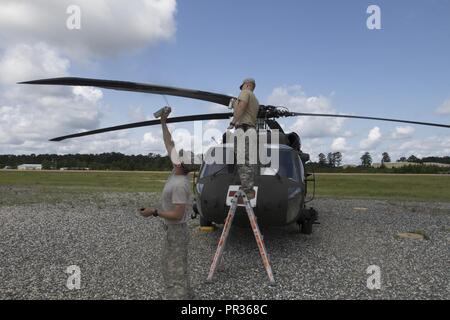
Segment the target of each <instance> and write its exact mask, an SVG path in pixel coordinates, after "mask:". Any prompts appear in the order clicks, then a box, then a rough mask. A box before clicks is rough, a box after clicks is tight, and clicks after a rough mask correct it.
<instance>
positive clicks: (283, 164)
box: [200, 147, 302, 182]
mask: <svg viewBox="0 0 450 320" xmlns="http://www.w3.org/2000/svg"><path fill="white" fill-rule="evenodd" d="M214 149H216V150H210V151H209V154H207V155H206V156H205V163H204V164H203V166H202V169H201V171H200V177H201V178H203V177H208V176H212V175H222V174H232V173H233V172H234V164H233V162H232V160H231V162H230V159H234V158H233V154H234V153H233V150H232V149H229V148H222V150H221V151H220V152H221V153H222V154H220V156H219V157H216V154H215V152H217V151H218V150H217V149H219V148H218V147H216V148H214ZM225 150H227V152H225ZM274 152H279V156H278V161H272V162H270V163H269V164H267V165H259V173H260V175H262V176H275V175H279V176H281V177H284V178H288V179H292V180H294V181H297V182H299V181H300V180H301V179H302V174H301V172H300V170H301V169H302V168H299V163H300V162H301V161H300V160H299V158H298V154H297V153H296V152H295V151H294V150H292V149H290V148H289V149H287V148H286V149H279V148H271V149H270V150H269V151H268V155H267V156H268V157H271V156H272V155H273V153H274ZM213 158H214V159H217V158H220V159H222V161H213V160H212V159H213ZM227 159H228V160H229V161H226V160H227ZM227 163H228V164H227ZM300 165H301V164H300Z"/></svg>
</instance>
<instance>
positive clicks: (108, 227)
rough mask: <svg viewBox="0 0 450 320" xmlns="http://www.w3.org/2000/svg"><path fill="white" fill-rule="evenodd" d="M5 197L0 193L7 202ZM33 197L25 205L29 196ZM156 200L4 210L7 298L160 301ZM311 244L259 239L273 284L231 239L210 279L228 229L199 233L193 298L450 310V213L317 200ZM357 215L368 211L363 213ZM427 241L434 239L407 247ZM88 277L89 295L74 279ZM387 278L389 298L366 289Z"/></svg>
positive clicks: (84, 281)
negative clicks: (70, 283)
mask: <svg viewBox="0 0 450 320" xmlns="http://www.w3.org/2000/svg"><path fill="white" fill-rule="evenodd" d="M0 196H1V194H0ZM24 196H26V194H25V195H24ZM144 205H145V206H152V205H153V206H159V194H150V193H104V194H101V193H100V194H95V195H75V196H73V197H71V198H64V199H63V201H62V202H55V203H52V202H45V201H44V202H40V203H34V204H33V203H31V204H20V205H10V204H7V205H3V206H0V259H1V260H0V298H1V299H38V298H44V299H160V298H161V297H162V290H161V288H162V277H161V273H160V270H159V266H160V260H159V259H160V258H159V252H160V250H161V239H162V235H163V229H162V228H161V224H160V221H159V220H158V219H144V218H141V217H140V216H138V214H137V213H136V212H135V209H136V208H139V207H142V206H144ZM313 206H314V207H315V208H317V209H318V211H319V217H320V219H319V220H320V222H321V224H320V225H318V226H316V227H315V232H314V234H313V235H310V236H307V235H302V234H299V233H298V228H297V227H296V226H288V227H284V228H269V229H262V232H263V234H264V237H265V242H266V245H267V248H268V251H269V254H270V257H271V262H272V267H273V269H274V275H275V279H276V281H277V284H276V285H275V286H274V287H271V286H269V285H268V281H267V278H266V274H265V272H264V269H263V267H262V264H261V260H260V258H259V254H258V250H257V247H256V244H255V241H254V239H253V235H252V233H251V231H250V230H249V229H242V228H238V227H234V228H232V231H231V233H230V238H229V241H228V250H227V251H226V253H225V259H224V269H223V270H222V271H221V272H219V273H218V275H217V276H216V281H215V282H214V283H212V284H209V283H206V281H205V279H206V276H207V273H208V271H209V266H210V263H211V260H212V257H213V255H214V252H215V249H216V244H217V241H218V238H219V236H220V231H221V229H219V230H217V231H215V232H213V233H202V232H200V231H199V230H198V223H199V222H198V220H192V221H190V222H189V226H190V229H191V242H190V268H191V282H192V287H193V289H194V291H195V298H196V299H354V298H355V299H379V298H383V299H431V298H433V299H450V285H449V278H450V271H449V265H450V251H449V248H450V246H449V245H450V203H420V202H395V201H378V200H352V199H345V200H337V199H329V198H328V199H318V200H315V201H314V203H313ZM355 208H367V210H364V209H356V210H355ZM415 230H419V231H421V232H424V233H425V234H426V235H427V237H428V238H429V239H428V240H408V239H398V238H396V235H397V234H398V233H399V232H408V231H415ZM70 265H77V266H79V267H80V269H81V289H79V290H69V289H68V288H67V287H66V282H67V278H68V277H69V275H68V274H66V273H65V271H66V268H67V267H68V266H70ZM370 265H377V266H379V267H380V269H381V289H380V290H369V289H368V288H367V286H366V283H367V278H368V277H369V274H367V273H366V269H367V267H369V266H370Z"/></svg>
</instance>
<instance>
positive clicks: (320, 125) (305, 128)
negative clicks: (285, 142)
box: [268, 85, 344, 138]
mask: <svg viewBox="0 0 450 320" xmlns="http://www.w3.org/2000/svg"><path fill="white" fill-rule="evenodd" d="M268 102H269V104H273V105H281V106H284V107H287V108H289V110H290V111H294V112H306V113H327V114H331V113H336V111H335V110H334V109H333V108H332V107H331V101H330V99H329V98H327V97H324V96H317V97H316V96H310V97H308V96H307V95H306V94H305V92H304V91H303V89H302V87H301V86H300V85H293V86H288V87H286V86H284V87H277V88H275V89H274V90H273V91H272V93H271V94H270V96H269V99H268ZM343 123H344V119H342V118H324V117H298V118H297V120H296V121H295V123H294V124H293V125H292V126H291V127H290V128H289V129H290V130H292V131H296V132H298V133H300V135H301V136H302V137H305V138H320V137H337V136H340V135H342V125H343Z"/></svg>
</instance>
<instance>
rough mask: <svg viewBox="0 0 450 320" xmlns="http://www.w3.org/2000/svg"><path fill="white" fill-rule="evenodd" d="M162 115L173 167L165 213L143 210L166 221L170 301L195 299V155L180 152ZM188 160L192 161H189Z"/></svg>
mask: <svg viewBox="0 0 450 320" xmlns="http://www.w3.org/2000/svg"><path fill="white" fill-rule="evenodd" d="M169 113H170V111H169V112H168V113H164V114H163V115H162V116H161V125H162V130H163V138H164V144H165V146H166V149H167V152H168V153H169V155H170V158H171V160H172V164H173V170H172V174H171V175H170V176H169V178H168V180H167V182H166V184H165V186H164V190H163V192H162V210H161V211H158V210H157V209H153V208H143V209H141V214H142V215H143V216H144V217H151V216H159V217H162V218H163V221H164V224H163V227H164V230H165V231H166V235H165V239H164V244H163V252H162V259H161V260H162V274H163V278H164V283H165V293H166V299H169V300H181V299H189V298H191V292H190V285H189V272H188V244H189V228H188V226H187V220H188V204H189V202H190V193H191V191H190V181H189V178H188V173H189V172H190V171H192V170H194V169H195V167H196V166H195V164H194V162H193V156H192V153H187V152H183V151H182V150H180V153H178V152H177V151H176V149H175V145H174V143H173V141H172V136H171V134H170V132H169V129H168V128H167V124H166V120H167V117H168V115H169ZM186 159H189V160H188V161H186Z"/></svg>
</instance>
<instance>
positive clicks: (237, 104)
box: [228, 78, 259, 199]
mask: <svg viewBox="0 0 450 320" xmlns="http://www.w3.org/2000/svg"><path fill="white" fill-rule="evenodd" d="M239 88H240V89H241V93H240V94H239V97H238V99H237V100H235V101H234V102H233V108H234V114H233V120H232V121H231V123H230V126H229V127H228V129H230V130H231V129H233V128H236V129H237V130H243V132H247V131H249V130H254V131H255V135H254V136H255V137H256V121H257V117H258V112H259V102H258V99H257V98H256V96H255V94H254V93H253V91H254V90H255V88H256V82H255V80H254V79H252V78H247V79H245V80H244V81H243V82H242V84H241V86H240V87H239ZM249 140H250V139H248V140H247V139H245V155H244V156H245V163H239V162H237V168H238V173H239V177H240V179H241V188H242V190H243V191H244V192H245V193H246V195H247V197H248V198H249V199H252V198H254V197H255V194H254V191H253V185H254V177H255V164H253V163H250V157H249V155H250V143H249ZM235 153H237V148H236V147H235Z"/></svg>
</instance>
